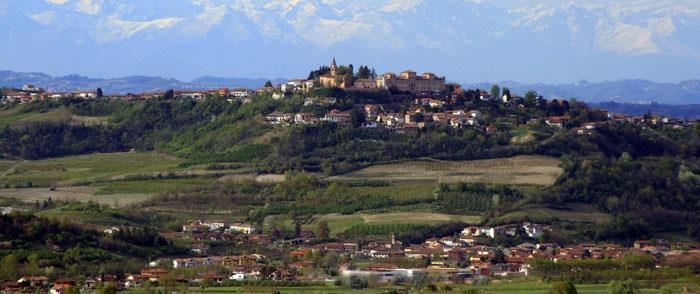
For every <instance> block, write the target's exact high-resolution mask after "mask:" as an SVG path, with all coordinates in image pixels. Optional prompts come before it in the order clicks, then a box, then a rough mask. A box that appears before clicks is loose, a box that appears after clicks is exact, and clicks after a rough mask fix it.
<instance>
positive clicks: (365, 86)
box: [352, 79, 377, 91]
mask: <svg viewBox="0 0 700 294" xmlns="http://www.w3.org/2000/svg"><path fill="white" fill-rule="evenodd" d="M352 89H353V90H365V91H368V90H376V89H377V81H376V80H374V79H357V80H355V82H353V83H352Z"/></svg>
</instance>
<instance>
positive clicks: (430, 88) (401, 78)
mask: <svg viewBox="0 0 700 294" xmlns="http://www.w3.org/2000/svg"><path fill="white" fill-rule="evenodd" d="M377 85H378V86H379V87H380V88H384V89H389V88H392V87H395V88H396V89H398V90H399V91H402V92H411V93H413V94H420V93H434V92H441V91H445V89H446V87H445V77H437V76H436V75H435V74H433V73H429V72H426V73H424V74H422V75H420V76H418V75H416V72H415V71H412V70H406V71H404V72H402V73H401V75H398V76H397V75H396V74H394V73H391V72H388V73H385V74H384V75H382V76H381V77H380V78H379V80H377Z"/></svg>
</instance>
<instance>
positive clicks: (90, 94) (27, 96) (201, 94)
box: [0, 85, 267, 104]
mask: <svg viewBox="0 0 700 294" xmlns="http://www.w3.org/2000/svg"><path fill="white" fill-rule="evenodd" d="M266 91H267V89H266V88H261V89H259V90H258V92H266ZM255 92H256V91H253V90H252V89H248V88H234V89H228V88H221V89H213V90H177V91H173V97H174V98H178V99H194V100H205V99H207V98H208V97H212V96H220V97H225V98H226V100H227V101H229V102H233V101H235V100H240V101H243V102H250V101H252V100H251V99H252V96H253V94H254V93H255ZM101 95H102V93H101V90H90V91H73V92H52V91H45V90H44V89H43V88H39V87H36V86H33V85H24V86H23V87H22V88H21V89H6V90H5V91H3V92H2V97H0V102H1V103H3V104H10V103H28V102H31V101H55V100H59V99H63V98H78V99H86V100H92V99H97V98H108V99H114V100H129V101H135V100H148V99H155V98H158V97H163V96H165V95H166V92H151V93H128V94H110V95H105V96H101Z"/></svg>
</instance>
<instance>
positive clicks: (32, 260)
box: [27, 253, 41, 275]
mask: <svg viewBox="0 0 700 294" xmlns="http://www.w3.org/2000/svg"><path fill="white" fill-rule="evenodd" d="M40 267H41V266H40V265H39V254H37V253H32V254H29V256H27V271H28V272H29V274H31V275H38V274H39V273H40V271H41V268H40Z"/></svg>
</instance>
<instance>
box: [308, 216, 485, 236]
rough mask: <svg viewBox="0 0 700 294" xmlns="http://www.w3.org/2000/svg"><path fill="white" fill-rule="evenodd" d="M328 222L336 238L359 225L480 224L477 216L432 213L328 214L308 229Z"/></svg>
mask: <svg viewBox="0 0 700 294" xmlns="http://www.w3.org/2000/svg"><path fill="white" fill-rule="evenodd" d="M321 220H324V221H327V222H328V228H329V229H330V231H331V235H333V236H335V235H337V234H339V233H342V232H344V231H345V230H347V229H349V228H350V227H352V226H354V225H358V224H427V225H435V224H442V223H449V222H463V223H471V224H473V223H478V222H479V221H481V217H480V216H477V215H451V214H442V213H432V212H396V213H383V214H364V213H357V214H352V215H341V214H335V213H334V214H327V215H323V216H318V217H316V218H314V220H313V222H312V223H310V224H309V225H308V226H307V229H309V230H313V231H315V230H316V228H317V226H318V222H319V221H321Z"/></svg>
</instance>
